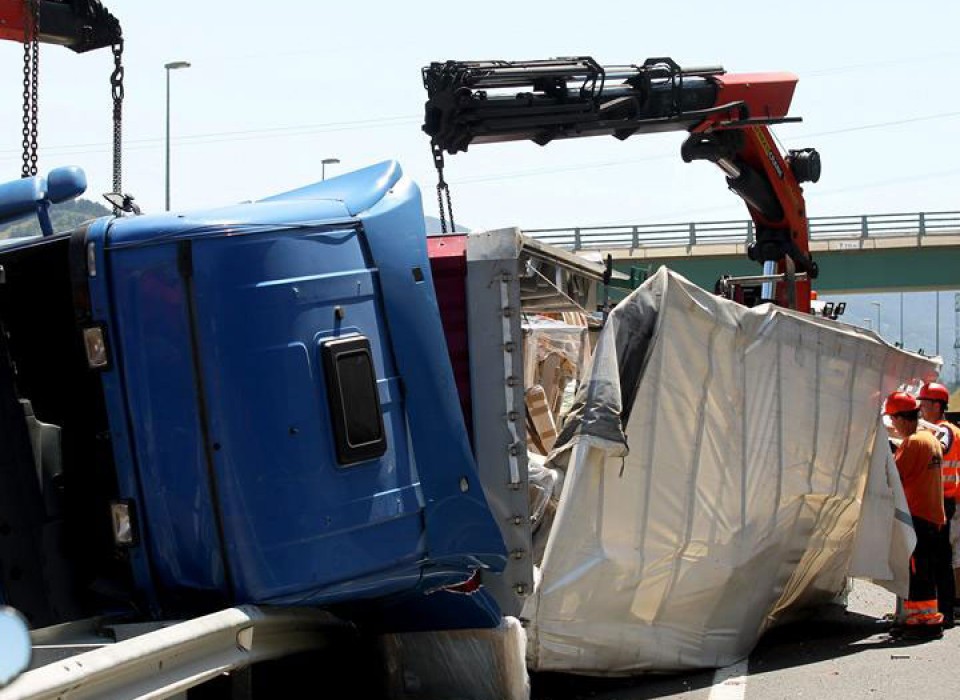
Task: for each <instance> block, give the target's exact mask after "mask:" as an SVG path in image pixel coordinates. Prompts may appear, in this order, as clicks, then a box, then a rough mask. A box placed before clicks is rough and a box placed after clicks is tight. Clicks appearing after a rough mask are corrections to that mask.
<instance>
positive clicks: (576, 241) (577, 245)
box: [573, 228, 580, 250]
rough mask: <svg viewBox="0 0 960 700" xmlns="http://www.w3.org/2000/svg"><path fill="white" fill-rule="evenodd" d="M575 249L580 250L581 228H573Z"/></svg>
mask: <svg viewBox="0 0 960 700" xmlns="http://www.w3.org/2000/svg"><path fill="white" fill-rule="evenodd" d="M573 249H574V250H580V229H579V228H575V229H573Z"/></svg>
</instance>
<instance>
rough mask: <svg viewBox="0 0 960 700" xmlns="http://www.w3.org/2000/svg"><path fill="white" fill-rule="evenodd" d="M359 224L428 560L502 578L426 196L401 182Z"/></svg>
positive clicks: (498, 540)
mask: <svg viewBox="0 0 960 700" xmlns="http://www.w3.org/2000/svg"><path fill="white" fill-rule="evenodd" d="M396 167H397V170H398V171H399V166H396ZM359 218H360V220H361V221H362V222H363V229H364V233H365V240H366V242H367V245H368V246H369V249H370V253H371V256H372V258H373V261H374V263H375V265H376V267H377V269H378V270H379V276H380V285H381V288H382V290H383V306H384V310H385V313H386V318H387V324H388V326H389V330H390V339H391V343H392V345H393V351H394V357H395V359H396V362H397V367H398V369H399V372H400V376H401V377H402V379H403V382H404V390H405V392H406V399H407V413H408V415H409V416H410V432H411V440H412V443H413V451H414V455H415V458H416V464H417V470H418V471H419V473H420V483H421V487H422V489H423V492H424V495H425V497H426V507H425V511H426V513H425V517H426V523H427V542H428V549H429V552H430V555H431V557H432V558H443V557H454V558H456V557H460V556H465V557H466V556H475V557H476V560H477V563H478V564H480V565H482V566H485V567H490V568H492V569H495V570H501V569H502V568H503V565H504V563H505V561H506V548H505V546H504V544H503V538H502V536H501V535H500V530H499V528H498V526H497V524H496V522H495V521H494V519H493V517H492V515H491V514H490V509H489V507H488V504H487V501H486V497H485V496H484V494H483V489H482V488H481V485H480V479H479V475H478V472H477V468H476V462H475V460H474V457H473V453H472V451H471V449H470V443H469V440H468V437H467V431H466V427H465V425H464V422H463V414H462V411H461V410H460V405H459V398H458V394H457V387H456V382H455V380H454V375H453V370H452V368H451V365H450V358H449V355H448V353H447V346H446V341H445V339H444V334H443V326H442V324H441V320H440V314H439V311H438V307H437V299H436V292H435V291H434V286H433V279H432V273H431V272H430V260H429V258H428V256H427V247H426V237H425V231H424V222H423V210H422V203H421V199H420V190H419V188H418V187H417V186H416V184H414V183H413V181H411V180H408V179H406V178H403V179H400V180H398V181H397V182H396V183H395V184H394V185H393V187H392V188H391V189H390V191H388V192H387V193H386V194H385V195H384V196H383V198H382V199H381V200H380V201H379V202H377V203H376V205H375V206H373V207H371V208H370V209H369V210H368V211H365V212H363V213H361V214H360V215H359ZM414 268H419V269H420V271H421V276H422V278H423V279H422V280H421V281H417V278H416V277H415V276H414V275H413V274H411V271H412V270H413V269H414ZM468 553H472V554H469V555H468Z"/></svg>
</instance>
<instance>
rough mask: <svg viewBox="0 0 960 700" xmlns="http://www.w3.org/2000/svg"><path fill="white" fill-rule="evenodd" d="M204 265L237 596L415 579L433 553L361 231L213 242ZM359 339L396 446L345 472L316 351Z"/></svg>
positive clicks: (207, 348) (208, 376) (200, 261)
mask: <svg viewBox="0 0 960 700" xmlns="http://www.w3.org/2000/svg"><path fill="white" fill-rule="evenodd" d="M193 263H194V274H195V278H196V290H197V291H196V293H197V299H198V316H199V318H201V319H203V322H202V324H201V326H200V350H201V357H202V364H203V371H204V384H205V385H206V386H207V387H209V392H208V395H209V402H208V409H209V415H210V440H211V441H212V442H213V444H214V445H215V451H214V456H213V458H214V463H215V469H216V475H217V482H218V484H219V489H220V493H219V497H220V502H221V504H222V506H221V507H222V510H223V528H224V536H225V541H226V544H227V549H228V559H229V561H230V565H231V570H232V572H233V577H234V583H235V586H236V595H237V597H238V599H239V600H252V601H267V600H270V599H273V598H276V597H278V596H290V595H291V594H299V595H302V596H308V595H309V596H313V595H315V594H316V592H317V591H319V590H320V589H322V588H324V587H327V586H330V585H333V584H337V583H342V582H344V581H350V580H353V579H358V578H362V577H365V576H369V575H370V574H372V573H373V572H380V571H390V570H394V569H397V568H398V567H399V568H403V566H408V567H410V568H411V569H412V568H414V566H415V563H416V562H417V561H418V560H419V559H421V558H422V557H423V556H424V555H425V552H424V549H423V545H424V543H423V541H422V538H421V536H420V530H421V521H420V509H421V503H420V498H419V494H418V492H417V488H416V482H417V478H416V474H415V472H414V471H413V469H412V466H411V461H410V459H409V456H408V454H407V449H406V448H407V445H406V421H405V416H404V413H403V405H402V401H401V394H400V390H399V381H398V378H397V374H396V370H395V368H394V366H393V360H392V358H391V356H390V352H389V347H388V346H385V344H384V340H385V333H384V323H383V320H382V318H381V314H380V309H379V305H378V304H377V301H376V286H375V279H374V271H372V270H370V269H369V263H368V262H367V261H366V260H365V259H364V255H363V251H362V248H361V245H360V241H359V236H358V233H357V231H356V230H355V229H350V228H339V229H336V228H335V229H332V230H331V229H326V230H315V231H297V232H294V233H291V232H284V231H280V232H274V233H267V234H258V235H252V236H243V237H239V238H238V237H208V238H206V239H204V240H198V241H197V242H196V243H195V244H194V250H193ZM335 307H339V308H340V310H341V312H340V313H341V314H342V319H340V318H338V314H337V313H335ZM356 333H360V334H362V335H364V336H365V337H367V338H368V339H369V340H370V345H371V351H372V355H373V360H374V365H375V369H376V374H377V377H378V378H379V383H378V389H379V394H380V400H381V404H382V409H383V416H384V424H385V430H386V438H387V444H388V445H389V449H388V451H387V452H386V454H384V455H383V456H382V457H380V458H378V459H375V460H371V461H368V462H363V463H360V464H356V465H351V466H347V467H340V466H338V465H337V459H336V452H335V448H334V443H333V435H332V432H331V419H330V416H329V412H328V411H329V409H328V405H327V399H326V389H325V385H324V378H323V375H322V368H321V364H320V354H319V353H320V349H319V348H320V343H321V342H322V341H323V340H324V339H326V338H330V337H340V336H345V335H351V334H356ZM410 583H413V582H412V581H408V585H409V584H410Z"/></svg>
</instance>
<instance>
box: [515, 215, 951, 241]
mask: <svg viewBox="0 0 960 700" xmlns="http://www.w3.org/2000/svg"><path fill="white" fill-rule="evenodd" d="M809 221H810V240H812V241H826V240H851V239H865V238H891V237H916V239H917V245H920V241H921V240H922V239H923V238H926V237H932V236H937V235H949V234H954V235H960V211H928V212H913V213H902V214H863V215H859V216H857V215H853V216H812V217H810V220H809ZM523 232H524V233H525V234H528V235H529V236H531V237H532V238H536V239H537V240H539V241H543V242H544V243H549V244H551V245H555V246H558V247H560V248H566V249H568V250H590V249H601V250H604V249H607V248H658V247H668V246H694V245H709V244H711V243H750V242H752V241H753V222H752V221H750V220H748V219H744V220H735V221H701V222H689V223H676V224H634V225H626V226H575V227H571V228H541V229H524V231H523Z"/></svg>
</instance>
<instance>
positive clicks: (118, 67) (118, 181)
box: [110, 39, 124, 216]
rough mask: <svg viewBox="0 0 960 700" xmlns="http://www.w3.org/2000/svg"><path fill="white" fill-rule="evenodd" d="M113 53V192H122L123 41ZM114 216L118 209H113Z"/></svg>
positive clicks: (114, 46)
mask: <svg viewBox="0 0 960 700" xmlns="http://www.w3.org/2000/svg"><path fill="white" fill-rule="evenodd" d="M110 50H111V51H112V52H113V73H111V74H110V92H111V97H112V98H113V191H114V192H115V193H117V194H120V193H122V192H123V156H122V146H123V97H124V90H123V63H122V59H123V39H120V40H119V41H117V43H115V44H114V45H113V46H111V47H110ZM113 214H114V216H119V215H120V209H119V208H118V207H116V206H114V208H113Z"/></svg>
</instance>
